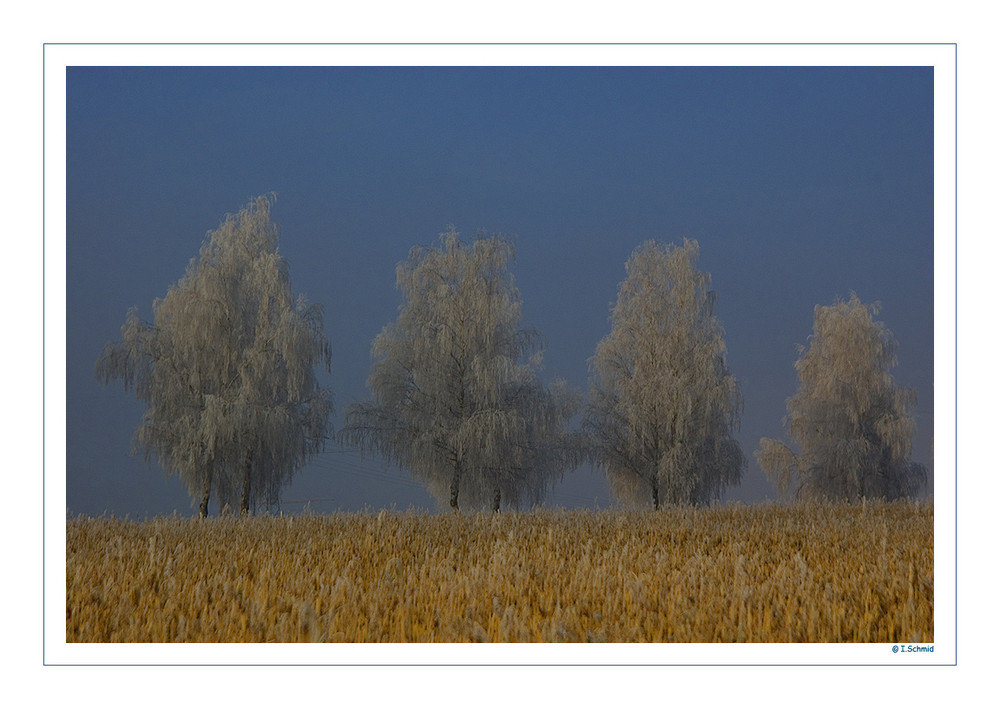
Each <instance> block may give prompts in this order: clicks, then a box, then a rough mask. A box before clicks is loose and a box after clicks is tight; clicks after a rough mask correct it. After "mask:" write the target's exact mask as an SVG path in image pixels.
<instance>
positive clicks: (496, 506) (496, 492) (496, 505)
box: [493, 487, 500, 512]
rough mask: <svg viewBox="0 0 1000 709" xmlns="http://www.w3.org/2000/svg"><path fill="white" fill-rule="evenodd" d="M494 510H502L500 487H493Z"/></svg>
mask: <svg viewBox="0 0 1000 709" xmlns="http://www.w3.org/2000/svg"><path fill="white" fill-rule="evenodd" d="M493 511H494V512H499V511H500V488H499V487H496V488H493Z"/></svg>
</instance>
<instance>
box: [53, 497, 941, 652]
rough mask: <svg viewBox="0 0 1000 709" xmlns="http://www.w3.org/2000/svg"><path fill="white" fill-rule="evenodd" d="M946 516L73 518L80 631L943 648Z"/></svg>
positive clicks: (69, 540) (239, 638) (236, 637)
mask: <svg viewBox="0 0 1000 709" xmlns="http://www.w3.org/2000/svg"><path fill="white" fill-rule="evenodd" d="M933 516H934V512H933V507H932V506H930V505H927V504H923V505H920V504H915V503H892V504H868V505H866V506H864V507H863V506H861V505H857V506H844V507H834V506H822V505H809V506H801V507H800V506H792V507H781V506H770V505H765V506H753V507H726V508H709V509H672V510H661V511H660V512H624V511H603V512H593V511H537V512H531V513H522V514H500V515H474V516H462V515H450V514H449V515H424V514H415V513H388V512H380V513H378V514H352V515H330V516H304V517H259V518H253V519H248V520H239V519H233V518H222V519H208V520H199V519H177V518H159V519H155V520H150V521H146V522H130V521H124V520H120V519H106V518H104V519H89V518H76V519H70V520H68V521H67V524H66V577H67V582H66V639H67V641H68V642H182V641H194V642H304V641H319V642H464V641H513V642H532V641H543V642H548V641H596V642H619V641H625V642H744V641H745V642H838V641H843V642H931V641H932V640H933V629H934V596H933V590H934V582H933V572H934V548H933V526H934V525H933Z"/></svg>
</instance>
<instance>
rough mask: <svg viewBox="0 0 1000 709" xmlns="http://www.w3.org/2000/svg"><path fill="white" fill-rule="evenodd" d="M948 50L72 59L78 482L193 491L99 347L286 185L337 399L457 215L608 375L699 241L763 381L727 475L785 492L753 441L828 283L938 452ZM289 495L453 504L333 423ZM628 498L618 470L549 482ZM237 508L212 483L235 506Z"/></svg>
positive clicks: (319, 506) (766, 429)
mask: <svg viewBox="0 0 1000 709" xmlns="http://www.w3.org/2000/svg"><path fill="white" fill-rule="evenodd" d="M933 96H934V87H933V69H932V68H929V67H928V68H921V67H904V68H879V67H875V68H780V67H779V68H766V67H765V68H749V67H748V68H704V69H699V68H684V67H677V68H671V67H662V68H661V67H648V68H647V67H634V68H632V67H623V68H587V67H580V68H533V67H528V68H490V67H485V68H273V69H272V68H239V67H233V68H221V67H220V68H118V67H112V68H90V67H86V68H84V67H81V68H74V67H70V68H68V69H67V159H66V167H67V225H66V226H67V232H66V235H67V240H66V249H67V254H66V255H67V272H66V286H67V303H66V307H67V323H68V325H67V333H66V335H67V340H66V343H67V441H66V442H67V461H66V477H67V481H66V482H67V507H68V510H69V512H70V513H72V514H77V513H79V514H91V515H93V514H101V513H104V512H107V513H112V514H116V515H125V514H129V515H131V516H132V517H144V516H147V515H154V514H169V513H170V512H172V511H174V510H176V511H177V512H178V513H180V514H191V513H192V509H191V507H190V501H189V498H188V495H187V493H186V491H185V488H184V486H183V484H182V483H181V482H180V480H179V479H177V478H176V477H174V478H169V479H164V477H163V475H162V473H161V471H160V470H159V468H158V467H157V466H156V465H155V462H154V463H153V464H152V465H147V464H146V463H145V462H144V460H143V459H142V456H141V455H139V456H135V457H132V456H130V451H131V448H132V443H131V439H132V432H133V430H134V429H135V427H136V426H137V425H138V423H139V420H140V418H141V415H142V410H143V407H142V405H141V404H140V403H139V402H137V401H136V400H135V398H134V395H133V394H131V393H126V392H124V391H123V389H122V387H121V385H120V384H111V385H109V386H107V387H105V386H102V385H100V384H99V383H98V382H97V381H96V380H95V379H94V375H93V368H94V362H95V360H96V359H97V356H98V354H99V353H100V350H101V348H102V346H103V345H104V343H105V342H107V341H109V340H114V339H118V338H119V337H120V327H121V325H122V323H123V322H124V319H125V314H126V311H127V310H128V308H129V307H131V306H133V305H135V306H138V307H139V310H140V314H141V316H142V317H143V318H144V319H147V320H151V319H152V303H153V300H154V299H155V298H157V297H162V296H163V295H165V293H166V290H167V287H168V286H169V285H170V284H172V283H173V282H175V281H176V280H178V279H179V278H180V277H181V276H182V275H183V272H184V269H185V267H186V265H187V263H188V261H189V259H191V258H192V257H194V256H196V255H197V253H198V249H199V247H200V245H201V243H202V241H203V240H204V238H205V235H206V232H208V231H210V230H212V229H214V228H216V227H217V226H218V224H219V222H220V221H221V219H222V218H223V216H224V215H225V214H226V213H227V212H235V211H237V210H238V209H240V208H241V207H242V206H244V205H245V204H246V203H247V202H248V201H249V200H250V199H251V198H252V197H254V196H256V195H258V194H262V193H265V192H270V191H274V192H276V193H277V203H276V205H275V208H274V210H273V212H272V217H273V218H274V220H275V221H276V222H278V223H279V225H280V228H281V232H280V233H281V236H280V251H281V253H282V255H283V256H284V257H285V258H286V259H287V260H288V262H289V266H290V272H291V278H292V287H293V289H294V290H295V292H296V293H305V294H306V295H307V296H308V297H309V299H310V300H312V301H318V302H320V303H322V304H323V305H324V307H325V309H326V317H325V326H326V332H327V336H328V337H329V339H330V341H331V343H332V346H333V365H332V371H331V373H330V374H329V375H326V374H325V373H324V374H323V375H322V382H323V384H324V385H326V386H328V387H329V389H330V390H331V391H332V393H333V396H334V403H335V406H336V411H335V415H334V418H333V419H332V424H333V427H334V428H339V426H340V425H341V423H342V414H343V410H344V407H345V406H346V404H348V403H350V402H351V401H354V400H358V399H362V398H366V397H367V396H368V392H367V389H366V386H365V380H366V378H367V375H368V370H369V366H370V363H371V361H370V358H369V349H370V345H371V340H372V338H373V337H374V336H375V335H376V334H377V333H378V332H379V330H380V329H381V328H382V327H383V326H384V325H385V324H386V323H387V322H390V321H391V320H394V319H395V316H396V313H397V309H398V306H399V304H400V302H401V301H400V295H399V293H398V292H397V291H396V289H395V266H396V264H397V262H399V261H401V260H403V259H405V258H406V256H407V253H408V251H409V249H410V248H411V247H412V246H414V245H418V244H420V245H429V244H433V243H435V242H436V240H437V236H438V234H439V233H440V232H442V231H444V230H445V229H446V227H447V226H448V225H449V224H454V225H455V227H456V229H457V230H458V231H459V232H461V233H462V234H463V236H466V237H471V236H472V235H473V233H474V232H475V230H477V229H479V228H485V229H487V230H489V231H494V232H503V233H506V234H509V235H511V236H512V237H513V238H514V241H515V243H516V246H517V258H516V261H515V263H514V266H513V271H514V276H515V278H516V281H517V285H518V287H519V288H520V291H521V295H522V298H523V314H524V324H525V325H533V326H536V327H538V328H539V329H540V330H541V331H542V333H543V334H544V336H545V338H546V341H547V346H546V350H545V359H544V368H543V371H542V377H543V379H545V380H551V379H554V378H556V377H562V378H564V379H566V380H567V381H568V382H569V383H570V384H572V385H574V386H576V387H578V388H580V389H581V390H585V389H586V387H587V378H588V370H587V360H588V358H589V357H590V356H591V355H592V354H593V351H594V348H595V346H596V344H597V342H598V341H599V340H600V339H601V338H602V337H604V336H605V335H606V334H607V333H608V330H609V320H608V316H609V308H610V306H611V304H612V303H613V301H614V299H615V297H616V292H617V286H618V284H619V283H620V282H621V280H622V279H623V278H624V275H625V271H624V264H625V261H626V260H627V259H628V257H629V255H630V253H631V252H632V250H633V249H634V248H635V247H636V246H638V245H639V244H640V243H642V242H643V241H646V240H648V239H657V240H660V241H665V242H676V243H679V242H680V241H681V240H682V239H684V238H685V237H686V238H689V239H696V240H697V241H698V242H699V244H700V246H701V258H700V261H699V267H700V268H701V269H702V270H704V271H708V272H709V273H710V274H711V276H712V282H713V286H714V288H715V290H716V291H717V292H718V294H719V298H718V303H717V314H718V315H719V317H720V319H721V320H722V324H723V327H724V328H725V331H726V343H727V346H728V350H729V355H728V357H729V359H728V361H729V365H730V369H731V370H732V372H733V374H734V375H735V376H736V377H737V379H738V380H739V381H740V382H741V385H742V391H743V397H744V412H743V418H742V425H741V427H740V430H739V431H738V434H737V437H738V440H739V441H740V442H741V444H742V446H743V451H744V454H745V455H746V456H747V457H748V458H749V460H750V465H749V469H748V470H747V472H746V474H745V476H744V482H743V485H742V486H741V487H740V488H738V489H735V490H733V491H731V492H730V493H729V494H728V495H727V498H728V499H739V500H745V501H756V500H763V499H767V498H773V497H774V495H775V491H774V487H773V486H772V485H771V484H770V483H769V482H768V481H767V480H766V479H765V478H764V476H763V475H762V473H761V471H760V469H759V468H758V467H757V465H756V462H755V461H754V460H753V451H754V450H755V449H756V448H757V445H758V441H759V439H760V438H761V437H762V436H767V437H783V436H784V429H783V425H782V418H783V416H784V415H785V399H786V398H787V397H789V396H791V395H792V394H793V393H794V392H795V389H796V387H797V379H796V376H795V371H794V368H793V364H794V361H795V359H796V357H797V349H796V345H797V344H806V342H807V338H808V337H809V334H810V333H811V330H812V322H813V309H814V307H815V306H816V305H817V304H823V305H826V304H830V303H832V302H833V301H834V299H835V298H837V297H841V298H847V297H848V296H849V294H850V292H851V291H854V292H856V293H857V294H858V296H859V297H860V298H861V299H862V300H863V301H864V302H866V303H867V302H872V301H876V300H877V301H880V302H881V304H882V311H881V313H880V315H879V319H880V320H883V321H884V322H885V323H886V325H887V326H888V327H889V328H890V329H891V330H892V331H893V333H894V334H895V336H896V338H897V340H898V341H899V350H898V353H899V366H898V367H897V368H896V369H894V370H893V374H894V376H895V377H896V381H897V383H898V384H900V385H903V386H910V387H913V388H914V389H916V392H917V397H918V406H917V409H916V418H917V426H918V429H917V436H916V438H915V440H914V455H913V457H914V459H915V460H917V461H918V462H921V463H923V464H925V465H927V466H928V468H929V469H931V470H932V471H933V460H932V437H933V430H932V423H933V413H934V391H933V304H934V292H933V267H934V254H933V247H934V235H933V216H934V214H933V177H934V174H933V173H934V170H933V168H934V166H933V120H932V117H933ZM284 497H285V500H286V502H285V503H284V504H283V507H282V508H283V509H284V510H285V511H288V512H297V511H300V510H302V508H303V503H302V502H300V501H303V500H312V502H311V508H312V509H313V510H314V511H317V512H324V511H330V510H335V509H342V510H356V509H363V508H365V507H369V508H373V509H377V508H381V507H390V506H395V507H397V508H400V509H405V508H407V507H410V506H413V507H419V508H428V509H435V503H434V501H433V499H432V498H431V497H430V496H429V495H428V494H427V493H426V492H425V491H424V489H423V487H422V486H420V485H418V484H416V483H413V482H411V481H410V479H409V474H408V473H407V472H406V471H400V470H397V469H395V468H393V467H388V466H386V465H385V464H383V463H382V462H381V461H379V460H377V459H368V460H364V461H362V460H361V459H360V458H359V457H358V456H357V455H356V454H355V453H353V452H349V451H343V450H341V449H339V448H338V447H337V446H336V445H335V444H332V443H331V444H330V445H329V446H328V447H327V451H326V452H325V453H322V454H320V455H319V456H318V457H317V458H315V459H314V462H313V463H311V464H310V465H309V466H308V467H307V468H306V469H305V470H303V471H302V472H301V473H300V474H299V476H298V478H297V479H296V481H295V482H294V483H293V484H292V485H291V486H290V487H288V488H286V491H285V496H284ZM551 504H554V505H561V506H566V507H574V506H594V505H599V506H602V507H603V506H607V505H608V504H610V500H609V496H608V489H607V485H606V483H605V482H604V479H603V477H602V476H601V474H600V473H599V472H594V471H592V470H590V469H589V468H583V469H581V470H579V471H576V472H571V473H568V474H567V475H566V476H565V478H564V480H563V482H562V483H561V484H560V485H559V486H558V487H557V489H556V490H555V492H554V494H553V495H552V497H551ZM213 513H214V504H213Z"/></svg>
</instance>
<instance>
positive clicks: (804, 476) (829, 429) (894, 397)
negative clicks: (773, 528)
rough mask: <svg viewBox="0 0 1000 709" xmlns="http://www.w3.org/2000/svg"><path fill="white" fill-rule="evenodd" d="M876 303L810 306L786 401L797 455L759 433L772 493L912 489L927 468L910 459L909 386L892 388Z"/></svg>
mask: <svg viewBox="0 0 1000 709" xmlns="http://www.w3.org/2000/svg"><path fill="white" fill-rule="evenodd" d="M878 312H879V305H878V303H875V304H872V305H865V304H863V303H862V302H861V301H860V300H859V299H858V297H857V295H855V294H853V293H852V294H851V297H850V300H848V301H847V302H844V301H841V300H838V301H836V302H834V304H833V305H827V306H820V305H817V306H816V309H815V321H814V324H813V333H812V336H811V337H810V338H809V346H808V347H802V346H800V347H799V353H800V355H801V356H800V357H799V359H798V360H797V361H796V362H795V369H796V371H797V372H798V376H799V390H798V391H797V392H796V393H795V395H794V396H792V397H791V398H790V399H788V401H787V408H788V416H787V417H786V418H785V423H786V425H787V426H788V435H789V437H790V438H791V439H792V440H793V441H794V442H795V443H797V444H798V448H799V452H798V453H795V452H794V451H793V449H792V448H791V447H790V446H788V445H786V444H785V443H782V442H780V441H776V440H772V439H769V438H762V439H761V441H760V449H759V450H757V451H756V452H755V456H756V458H757V462H758V463H759V464H760V466H761V468H762V469H763V470H764V472H765V474H766V475H767V476H768V477H769V478H770V479H771V481H772V482H774V483H775V485H776V486H777V488H778V492H779V495H782V496H785V497H793V498H797V499H827V500H837V501H855V500H859V499H862V498H885V499H895V498H899V497H907V496H910V495H914V494H916V493H917V492H918V491H919V490H920V489H921V488H922V487H923V485H924V484H925V483H926V479H927V470H926V468H924V466H922V465H919V464H917V463H914V462H912V461H911V460H910V459H909V456H910V445H911V439H912V437H913V434H914V432H915V431H916V423H915V421H914V419H913V417H912V416H911V415H910V413H909V410H910V409H911V408H912V407H914V406H915V405H916V394H915V392H914V391H913V390H912V389H908V388H901V387H897V386H895V383H894V381H893V377H892V375H891V374H889V370H890V369H891V368H892V367H894V366H895V365H896V361H897V360H896V348H897V343H896V340H895V338H894V337H893V335H892V333H891V332H890V331H889V330H888V329H887V328H886V326H885V324H884V323H882V322H878V321H876V320H875V319H874V316H876V315H877V314H878Z"/></svg>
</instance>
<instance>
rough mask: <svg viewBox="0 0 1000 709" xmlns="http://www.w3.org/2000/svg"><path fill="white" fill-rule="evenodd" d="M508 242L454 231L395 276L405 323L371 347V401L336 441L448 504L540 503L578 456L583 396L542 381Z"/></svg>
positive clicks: (355, 408)
mask: <svg viewBox="0 0 1000 709" xmlns="http://www.w3.org/2000/svg"><path fill="white" fill-rule="evenodd" d="M513 257H514V247H513V244H512V243H511V242H510V241H509V240H508V239H507V238H506V237H504V236H502V235H487V234H485V233H482V232H480V233H478V234H477V235H476V238H475V239H474V240H473V242H472V243H471V244H470V245H466V244H463V243H462V241H461V240H460V237H459V234H458V233H457V232H456V231H455V230H454V229H450V230H449V231H448V232H446V233H444V234H442V235H441V237H440V244H439V246H437V247H415V248H413V249H412V250H411V251H410V254H409V258H408V259H407V260H406V261H404V262H402V263H400V264H399V265H398V267H397V269H396V285H397V287H398V288H399V290H400V291H401V292H402V295H403V300H404V302H403V304H402V305H401V306H400V311H399V316H398V318H397V320H396V321H395V322H394V323H391V324H389V325H387V326H386V327H385V328H384V329H383V330H382V332H381V333H380V334H379V335H378V336H377V337H376V338H375V340H374V343H373V345H372V357H373V360H374V361H373V364H372V367H371V374H370V376H369V378H368V386H369V388H370V389H371V392H372V395H373V397H374V400H373V401H370V402H362V403H355V404H352V405H350V406H348V407H347V409H346V410H345V416H344V427H343V429H342V430H341V431H340V433H339V434H338V439H339V440H340V441H341V442H343V443H345V444H348V445H354V446H358V447H360V448H361V449H362V450H364V451H369V452H375V453H377V454H379V455H381V456H383V457H384V458H386V459H387V460H390V461H392V462H395V463H396V464H398V465H400V466H401V467H403V468H406V469H408V470H410V472H411V473H412V474H413V476H414V477H415V478H416V479H418V480H421V481H423V482H424V483H425V484H426V485H427V486H428V489H429V490H430V492H431V493H432V494H433V495H434V496H435V497H436V498H437V500H438V501H439V503H440V504H441V505H442V506H443V505H444V504H445V503H447V505H448V506H449V507H450V508H451V509H453V510H458V509H459V508H481V507H485V506H487V505H489V506H491V507H492V509H494V510H499V508H500V504H501V502H503V503H505V504H506V505H508V506H518V505H521V504H525V503H529V502H537V501H540V500H541V498H542V496H543V495H544V493H545V492H546V489H547V487H548V485H549V484H550V483H551V482H552V481H553V480H554V479H556V478H557V477H558V476H559V475H561V474H562V472H563V471H564V470H565V469H567V468H568V467H569V466H570V465H571V463H572V461H573V460H574V450H575V449H574V447H573V445H572V440H571V438H572V437H571V436H570V435H569V434H568V433H567V432H566V430H565V423H566V421H567V419H568V418H569V417H570V416H571V415H572V414H573V413H574V411H575V410H576V408H577V407H578V403H579V402H578V397H577V396H576V395H575V394H574V393H573V392H571V391H569V389H568V388H567V387H565V385H563V384H561V383H557V384H556V385H554V386H553V387H551V388H549V387H545V386H543V385H542V384H541V383H540V382H539V381H538V378H537V368H538V365H539V364H540V355H539V351H538V348H539V345H540V335H539V333H537V331H534V330H532V329H528V328H522V327H521V326H520V324H519V323H520V317H521V298H520V293H519V292H518V290H517V288H516V286H515V284H514V279H513V276H512V275H511V274H510V272H509V268H508V267H509V263H510V261H511V260H512V259H513Z"/></svg>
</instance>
